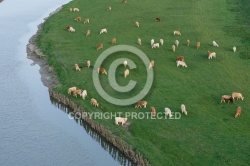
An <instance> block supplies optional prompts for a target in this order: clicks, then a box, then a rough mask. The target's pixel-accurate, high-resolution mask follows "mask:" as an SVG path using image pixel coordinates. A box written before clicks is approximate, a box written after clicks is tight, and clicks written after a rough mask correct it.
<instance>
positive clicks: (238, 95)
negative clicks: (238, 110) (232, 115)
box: [232, 92, 244, 100]
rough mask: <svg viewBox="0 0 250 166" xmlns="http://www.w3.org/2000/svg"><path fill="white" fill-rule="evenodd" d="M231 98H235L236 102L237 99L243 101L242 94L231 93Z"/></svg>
mask: <svg viewBox="0 0 250 166" xmlns="http://www.w3.org/2000/svg"><path fill="white" fill-rule="evenodd" d="M232 98H233V99H234V98H236V99H237V100H238V99H241V100H244V97H243V96H242V94H241V93H239V92H233V93H232Z"/></svg>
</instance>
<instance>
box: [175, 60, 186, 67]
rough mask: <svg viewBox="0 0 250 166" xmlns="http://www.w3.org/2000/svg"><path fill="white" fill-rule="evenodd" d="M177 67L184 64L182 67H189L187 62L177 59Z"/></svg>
mask: <svg viewBox="0 0 250 166" xmlns="http://www.w3.org/2000/svg"><path fill="white" fill-rule="evenodd" d="M176 64H177V67H178V66H182V67H187V64H186V63H185V62H183V61H176Z"/></svg>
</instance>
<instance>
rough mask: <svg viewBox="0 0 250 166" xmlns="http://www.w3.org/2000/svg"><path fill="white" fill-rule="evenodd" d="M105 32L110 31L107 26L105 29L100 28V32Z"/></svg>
mask: <svg viewBox="0 0 250 166" xmlns="http://www.w3.org/2000/svg"><path fill="white" fill-rule="evenodd" d="M103 33H108V30H107V28H104V29H101V30H100V34H103Z"/></svg>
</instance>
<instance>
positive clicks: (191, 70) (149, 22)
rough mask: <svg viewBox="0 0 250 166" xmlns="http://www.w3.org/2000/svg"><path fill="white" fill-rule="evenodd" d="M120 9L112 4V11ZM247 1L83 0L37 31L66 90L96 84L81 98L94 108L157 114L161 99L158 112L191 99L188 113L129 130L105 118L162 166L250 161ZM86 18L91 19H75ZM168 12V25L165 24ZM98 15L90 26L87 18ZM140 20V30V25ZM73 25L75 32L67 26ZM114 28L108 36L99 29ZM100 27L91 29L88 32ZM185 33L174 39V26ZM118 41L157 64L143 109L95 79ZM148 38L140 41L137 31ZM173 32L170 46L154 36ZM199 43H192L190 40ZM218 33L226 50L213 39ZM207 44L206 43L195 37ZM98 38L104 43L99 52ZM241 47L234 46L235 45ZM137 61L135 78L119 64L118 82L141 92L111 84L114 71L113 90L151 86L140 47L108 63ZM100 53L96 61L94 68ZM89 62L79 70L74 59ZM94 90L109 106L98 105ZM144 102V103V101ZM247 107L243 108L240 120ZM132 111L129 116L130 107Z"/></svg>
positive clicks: (134, 124)
mask: <svg viewBox="0 0 250 166" xmlns="http://www.w3.org/2000/svg"><path fill="white" fill-rule="evenodd" d="M107 6H112V10H111V11H106V7H107ZM249 6H250V1H247V0H239V1H237V0H219V1H218V0H210V1H207V0H191V1H184V0H179V1H174V0H168V1H166V0H158V1H157V2H156V1H149V0H137V1H130V0H128V3H127V4H122V3H121V0H105V1H93V0H92V1H90V0H84V1H83V0H74V1H72V2H70V3H69V4H66V5H64V6H63V9H62V10H61V11H60V12H59V13H57V14H56V15H53V16H52V17H50V18H49V19H48V20H47V21H46V23H45V25H44V28H43V30H42V33H41V34H40V35H39V37H38V38H37V44H38V46H39V47H40V48H41V49H42V50H43V52H44V53H45V54H46V55H48V56H49V63H50V65H52V66H53V67H54V70H55V71H56V72H57V74H58V77H59V79H60V81H61V84H60V85H58V87H57V90H58V91H60V92H61V93H63V94H65V95H68V94H67V89H68V88H69V87H72V86H77V87H78V88H81V89H86V90H87V91H88V96H87V99H86V100H85V101H84V100H82V99H81V98H77V99H76V98H73V97H72V96H69V98H71V99H72V100H74V101H75V102H76V103H78V104H79V105H82V106H83V107H84V108H85V109H86V111H89V112H112V113H115V112H118V111H119V112H123V113H125V112H149V111H150V110H149V108H150V107H151V106H154V107H155V108H156V111H157V112H164V108H165V107H169V108H170V109H171V110H172V111H173V112H180V105H181V104H185V105H186V108H187V111H188V116H184V115H183V116H182V117H181V118H180V119H178V120H177V119H175V120H174V119H172V120H170V119H129V122H130V123H131V124H130V126H129V127H128V128H124V127H120V126H116V125H115V124H114V120H113V119H97V121H99V122H100V123H101V124H103V125H105V126H106V127H107V128H108V129H109V130H111V131H112V132H113V133H114V134H115V135H117V136H119V137H121V138H122V139H123V140H125V141H126V142H128V143H129V144H131V145H132V146H133V147H134V148H135V149H136V150H138V151H139V152H141V154H143V155H144V156H145V158H147V159H149V160H150V162H151V163H152V165H177V164H180V165H250V158H249V157H250V132H249V126H250V120H249V117H250V113H249V108H250V95H249V94H250V89H249V83H250V75H249V71H250V61H249V59H250V28H249V26H250V24H249V16H250V12H249ZM70 7H79V8H80V12H70V11H69V8H70ZM77 16H81V17H82V21H81V22H76V21H74V18H76V17H77ZM156 17H160V18H161V20H162V22H155V21H154V19H155V18H156ZM85 18H90V23H89V24H83V20H84V19H85ZM135 21H139V22H140V28H137V27H135ZM68 25H71V26H73V27H74V28H75V29H76V32H75V33H70V32H68V31H67V30H66V26H68ZM102 28H107V29H108V33H107V34H102V35H100V34H99V31H100V29H102ZM88 29H90V30H91V35H90V36H88V37H86V36H85V32H86V31H87V30H88ZM176 29H177V30H180V31H181V33H182V35H181V36H174V35H173V31H174V30H176ZM113 37H115V38H116V39H117V44H126V45H132V46H135V47H137V48H139V49H141V50H142V51H143V52H145V53H146V55H147V56H148V57H149V59H153V60H154V61H155V67H154V82H153V86H152V88H151V90H150V93H149V94H147V95H146V97H145V98H144V99H145V100H147V101H148V106H147V108H146V109H144V108H141V109H135V108H134V105H129V106H124V107H121V106H116V105H112V104H110V103H108V102H106V101H105V100H104V99H102V98H101V96H100V95H99V94H98V93H97V91H96V89H95V88H94V86H93V80H92V70H93V65H94V62H95V60H96V59H97V57H98V56H99V55H100V54H101V52H102V51H104V50H105V49H107V48H109V47H111V46H112V45H111V39H112V38H113ZM138 37H140V38H141V39H142V45H141V46H139V45H138V44H137V38H138ZM151 38H154V39H155V41H156V42H159V39H160V38H162V39H164V45H163V46H161V47H160V48H159V49H152V48H151V46H150V40H151ZM176 39H178V40H179V41H180V45H179V47H178V48H177V51H176V52H175V53H174V52H172V50H171V46H172V45H173V44H174V41H175V40H176ZM187 39H190V41H191V44H190V46H189V47H187V46H186V40H187ZM213 40H215V41H217V43H218V44H219V45H220V47H218V48H215V47H213V46H212V41H213ZM197 41H200V42H201V47H200V49H198V50H197V49H196V48H195V43H196V42H197ZM98 43H103V44H104V49H102V50H99V51H97V50H96V46H97V44H98ZM234 45H235V46H236V47H237V52H236V53H233V50H232V47H233V46H234ZM207 50H211V51H215V52H216V54H217V57H216V58H215V59H212V60H208V58H207ZM179 55H183V56H185V62H186V63H187V65H188V67H187V68H177V67H176V62H175V59H176V57H177V56H179ZM122 57H123V58H124V57H125V58H130V59H131V60H133V61H134V62H135V63H136V65H137V68H136V69H133V70H130V75H129V77H128V78H127V79H125V78H124V77H123V71H124V67H123V66H119V67H118V69H117V75H116V78H117V82H118V83H119V84H120V85H126V84H127V83H128V82H129V80H135V81H137V86H136V88H135V89H134V90H133V91H130V92H127V93H123V94H121V93H118V92H116V91H115V90H113V89H112V87H111V86H110V85H109V81H108V79H107V78H108V77H107V76H106V75H100V80H101V83H102V85H103V88H104V89H105V90H106V92H108V94H110V95H112V96H113V97H116V98H129V97H132V96H134V95H136V94H138V93H139V92H140V91H141V89H142V88H143V86H144V83H145V80H146V76H145V72H146V69H145V66H144V65H143V63H142V61H141V60H140V59H139V58H138V57H137V56H135V55H134V54H131V53H128V52H119V53H115V54H114V55H112V56H110V57H109V58H108V59H106V60H105V62H104V64H103V67H105V68H106V69H108V67H109V64H110V63H111V62H112V61H114V60H115V59H117V58H122ZM87 60H91V62H92V67H91V68H87V67H86V61H87ZM75 63H78V64H79V65H80V66H82V67H83V69H82V71H81V72H76V71H75V69H74V64H75ZM233 91H236V92H241V93H242V94H243V96H244V97H245V99H244V100H243V101H241V100H238V101H236V102H235V103H234V104H221V103H220V97H221V96H222V95H224V94H228V95H231V93H232V92H233ZM92 97H94V98H96V99H97V100H98V101H99V103H100V107H99V108H94V107H93V106H91V105H90V99H91V98H92ZM135 102H136V101H135ZM237 106H241V107H242V114H241V116H240V117H239V118H237V119H235V118H234V113H235V111H236V108H237ZM123 115H124V114H123Z"/></svg>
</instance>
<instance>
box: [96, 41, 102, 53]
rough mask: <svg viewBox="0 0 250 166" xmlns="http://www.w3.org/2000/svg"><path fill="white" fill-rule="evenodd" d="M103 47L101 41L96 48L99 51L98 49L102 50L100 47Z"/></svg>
mask: <svg viewBox="0 0 250 166" xmlns="http://www.w3.org/2000/svg"><path fill="white" fill-rule="evenodd" d="M102 48H103V44H102V43H99V44H98V45H97V47H96V50H97V51H98V50H100V49H102Z"/></svg>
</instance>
